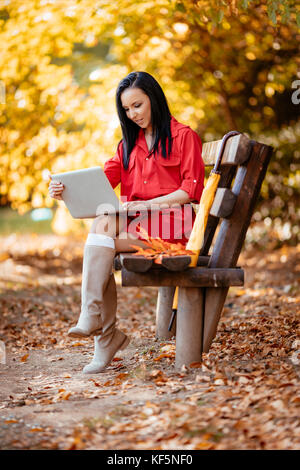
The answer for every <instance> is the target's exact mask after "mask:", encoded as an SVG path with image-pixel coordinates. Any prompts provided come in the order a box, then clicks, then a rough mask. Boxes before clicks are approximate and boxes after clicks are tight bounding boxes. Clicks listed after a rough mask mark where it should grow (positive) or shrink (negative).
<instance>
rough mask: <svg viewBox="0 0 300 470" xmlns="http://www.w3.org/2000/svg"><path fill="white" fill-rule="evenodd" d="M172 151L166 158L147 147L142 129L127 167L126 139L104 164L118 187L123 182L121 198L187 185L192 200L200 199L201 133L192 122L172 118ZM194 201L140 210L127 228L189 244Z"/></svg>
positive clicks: (151, 195) (140, 197)
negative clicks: (191, 126)
mask: <svg viewBox="0 0 300 470" xmlns="http://www.w3.org/2000/svg"><path fill="white" fill-rule="evenodd" d="M171 135H172V138H173V141H172V151H171V154H170V157H169V158H167V159H165V158H163V156H162V154H161V152H160V151H159V152H158V153H156V155H155V156H154V154H153V153H150V152H149V150H148V147H147V143H146V139H145V136H144V131H143V129H140V132H139V135H138V138H137V140H136V143H135V146H134V148H133V150H132V152H131V154H130V160H129V167H128V170H125V169H124V166H123V160H122V154H123V142H122V141H121V142H120V144H119V145H118V149H117V152H116V154H115V156H114V157H113V158H111V159H110V160H108V161H106V162H105V164H104V172H105V174H106V176H107V178H108V180H109V181H110V184H111V185H112V187H113V188H115V187H116V186H117V185H118V184H119V183H121V201H122V202H126V201H135V200H139V201H143V200H149V199H154V198H156V197H159V196H164V195H166V194H169V193H172V192H174V191H176V190H177V189H183V190H184V191H186V192H187V193H188V195H189V197H190V200H191V202H195V203H198V202H199V201H200V197H201V194H202V191H203V183H204V163H203V160H202V156H201V154H202V143H201V139H200V137H199V136H198V135H197V134H196V132H195V131H193V130H192V129H191V128H190V127H189V126H186V125H184V124H180V123H179V122H178V121H177V120H176V119H175V118H174V117H172V118H171ZM195 217H196V215H195V212H194V210H193V208H192V206H191V204H185V205H184V206H181V207H179V208H168V209H162V210H156V211H151V212H150V211H145V212H144V211H143V212H136V214H135V216H131V217H130V216H129V217H128V220H127V229H125V230H127V232H129V233H133V234H135V235H136V236H138V238H141V239H142V238H143V237H142V236H140V235H139V233H138V232H139V227H143V228H144V229H145V230H146V231H147V232H148V234H149V235H150V236H151V237H154V238H155V237H160V238H161V239H163V240H166V241H169V242H172V243H178V242H180V243H182V244H184V245H185V244H186V243H187V241H188V238H189V235H190V233H191V230H192V226H193V223H194V220H195Z"/></svg>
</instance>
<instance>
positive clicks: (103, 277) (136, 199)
mask: <svg viewBox="0 0 300 470" xmlns="http://www.w3.org/2000/svg"><path fill="white" fill-rule="evenodd" d="M116 105H117V111H118V116H119V120H120V123H121V128H122V134H123V138H122V140H121V142H120V143H119V145H118V148H117V152H116V154H115V156H114V157H113V158H111V159H110V160H108V161H107V162H106V163H105V165H104V171H105V174H106V176H107V178H108V179H109V181H110V183H111V185H112V187H113V188H115V187H116V186H117V185H118V184H119V183H121V200H122V202H123V207H124V208H125V209H127V211H128V217H125V216H124V215H122V216H121V215H119V216H117V217H115V216H109V215H105V216H99V217H96V218H95V220H94V222H93V224H92V227H91V230H90V233H89V234H88V237H87V240H86V244H85V247H84V257H83V272H82V291H81V313H80V316H79V320H78V323H77V325H76V326H75V327H73V328H71V329H70V330H69V333H68V334H69V335H70V336H74V337H78V336H81V337H82V336H89V335H93V336H94V344H95V350H94V357H93V360H92V362H91V363H90V364H88V365H87V366H85V367H84V369H83V372H84V373H98V372H102V371H103V370H105V368H106V367H107V366H108V365H109V364H110V362H111V360H112V359H113V357H114V355H115V354H116V352H117V351H118V350H119V349H124V348H125V347H126V346H127V345H128V343H129V338H128V337H127V336H126V335H125V334H124V333H123V332H121V331H120V330H119V329H117V328H116V327H115V324H116V309H117V300H116V299H117V296H116V285H115V279H114V275H113V273H112V266H113V260H114V257H115V254H116V253H118V252H124V251H135V250H134V249H133V248H132V246H131V245H132V244H135V245H139V246H142V247H147V245H146V244H145V243H143V237H142V236H141V235H140V233H139V230H140V228H141V227H142V228H144V229H145V230H147V232H148V234H149V235H150V236H152V237H157V236H159V237H160V238H162V239H163V240H167V241H170V242H172V243H176V242H180V243H183V244H185V243H186V242H187V240H188V236H189V234H190V232H191V229H192V225H193V222H194V220H195V213H194V211H193V209H192V206H191V204H190V203H191V202H199V200H200V196H201V193H202V190H203V181H204V164H203V160H202V157H201V150H202V145H201V140H200V138H199V137H198V135H197V134H196V133H195V132H194V131H193V130H192V129H190V128H189V127H188V126H185V125H183V124H180V123H179V122H177V121H176V119H175V118H174V117H173V116H171V113H170V110H169V107H168V104H167V100H166V97H165V95H164V93H163V91H162V89H161V87H160V85H159V84H158V83H157V81H156V80H155V79H154V78H153V77H152V76H151V75H149V74H148V73H146V72H132V73H130V74H129V75H128V76H127V77H125V78H124V79H123V80H122V81H121V82H120V83H119V85H118V88H117V92H116ZM62 191H63V185H62V184H61V183H57V182H54V181H53V182H52V181H51V182H50V185H49V192H50V195H51V197H53V198H55V199H62V198H61V194H62Z"/></svg>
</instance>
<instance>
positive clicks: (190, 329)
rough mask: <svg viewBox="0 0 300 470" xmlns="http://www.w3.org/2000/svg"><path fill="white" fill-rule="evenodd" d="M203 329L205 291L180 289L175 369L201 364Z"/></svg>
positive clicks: (197, 288)
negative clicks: (196, 363) (193, 363)
mask: <svg viewBox="0 0 300 470" xmlns="http://www.w3.org/2000/svg"><path fill="white" fill-rule="evenodd" d="M202 329H203V289H201V288H199V287H180V289H179V294H178V310H177V315H176V332H177V333H176V358H175V368H176V369H180V368H181V367H182V366H183V365H184V364H185V365H186V366H189V364H191V363H192V362H201V359H202Z"/></svg>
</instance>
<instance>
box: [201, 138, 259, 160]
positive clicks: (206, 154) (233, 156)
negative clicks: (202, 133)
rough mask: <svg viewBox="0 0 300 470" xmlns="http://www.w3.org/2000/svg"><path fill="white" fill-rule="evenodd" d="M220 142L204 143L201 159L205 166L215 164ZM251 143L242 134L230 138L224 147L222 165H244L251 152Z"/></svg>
mask: <svg viewBox="0 0 300 470" xmlns="http://www.w3.org/2000/svg"><path fill="white" fill-rule="evenodd" d="M221 145H222V140H214V141H212V142H205V143H204V144H203V147H202V158H203V161H204V164H205V165H206V166H213V165H214V164H215V163H216V159H217V157H218V154H219V151H220V148H221ZM251 147H252V141H251V140H250V139H249V138H248V137H247V136H246V135H244V134H239V135H235V136H233V137H230V138H229V139H228V140H227V142H226V145H225V149H224V154H223V158H222V165H241V164H243V163H245V162H246V161H247V160H248V158H249V156H250V152H251Z"/></svg>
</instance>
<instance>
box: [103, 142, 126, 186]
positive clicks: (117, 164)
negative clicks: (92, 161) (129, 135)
mask: <svg viewBox="0 0 300 470" xmlns="http://www.w3.org/2000/svg"><path fill="white" fill-rule="evenodd" d="M122 154H123V144H122V141H121V142H120V143H119V145H118V148H117V151H116V153H115V155H114V157H112V158H110V159H109V160H107V161H106V162H105V163H104V173H105V174H106V176H107V178H108V180H109V182H110V184H111V185H112V187H113V188H115V187H116V186H118V184H119V183H120V182H121V162H122Z"/></svg>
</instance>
